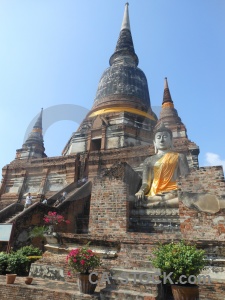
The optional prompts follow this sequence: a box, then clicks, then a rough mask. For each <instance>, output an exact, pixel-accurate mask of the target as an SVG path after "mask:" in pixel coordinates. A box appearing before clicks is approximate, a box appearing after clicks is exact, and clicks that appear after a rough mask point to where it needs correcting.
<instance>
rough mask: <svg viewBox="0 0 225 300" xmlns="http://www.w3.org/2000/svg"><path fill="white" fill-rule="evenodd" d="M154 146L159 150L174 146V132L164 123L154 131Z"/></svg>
mask: <svg viewBox="0 0 225 300" xmlns="http://www.w3.org/2000/svg"><path fill="white" fill-rule="evenodd" d="M153 142H154V146H155V149H156V152H157V150H168V149H171V148H172V142H173V134H172V131H171V130H170V129H169V128H167V127H165V125H164V124H163V123H162V124H161V125H160V127H159V128H158V129H157V130H155V131H154V140H153Z"/></svg>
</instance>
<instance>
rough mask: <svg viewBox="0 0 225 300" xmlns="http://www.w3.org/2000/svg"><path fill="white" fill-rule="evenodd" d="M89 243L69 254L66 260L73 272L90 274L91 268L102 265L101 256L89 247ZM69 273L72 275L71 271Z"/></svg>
mask: <svg viewBox="0 0 225 300" xmlns="http://www.w3.org/2000/svg"><path fill="white" fill-rule="evenodd" d="M88 245H89V243H88V244H87V245H85V246H83V247H81V248H77V249H73V250H71V251H70V253H69V254H68V255H67V257H66V261H67V263H68V265H69V269H70V270H71V271H72V272H73V273H75V272H80V273H82V274H89V272H90V271H91V270H93V269H94V268H96V267H98V266H100V265H101V261H100V258H99V256H97V255H96V254H94V253H93V251H92V250H91V249H88ZM68 275H69V276H70V275H71V273H70V272H68Z"/></svg>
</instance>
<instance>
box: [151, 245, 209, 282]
mask: <svg viewBox="0 0 225 300" xmlns="http://www.w3.org/2000/svg"><path fill="white" fill-rule="evenodd" d="M152 253H153V255H154V257H153V258H150V261H151V262H152V264H153V266H154V267H156V268H159V269H161V272H164V273H165V274H167V275H168V274H169V273H170V272H172V275H171V276H170V278H171V279H172V281H173V282H179V280H180V276H181V275H185V276H186V278H188V277H189V276H190V275H194V276H197V275H199V274H200V272H201V271H202V269H203V268H204V267H205V265H206V261H205V251H204V250H199V249H197V248H196V246H194V245H186V244H185V243H184V241H180V242H179V243H173V242H172V243H169V244H165V245H162V244H161V245H159V246H158V247H157V248H156V249H154V250H153V252H152ZM162 277H163V276H162Z"/></svg>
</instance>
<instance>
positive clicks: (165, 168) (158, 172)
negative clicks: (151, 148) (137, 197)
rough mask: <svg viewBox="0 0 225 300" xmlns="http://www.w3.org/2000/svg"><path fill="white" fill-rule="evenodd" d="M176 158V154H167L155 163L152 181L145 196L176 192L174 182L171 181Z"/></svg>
mask: <svg viewBox="0 0 225 300" xmlns="http://www.w3.org/2000/svg"><path fill="white" fill-rule="evenodd" d="M178 157H179V154H178V153H175V152H168V153H166V154H165V155H164V156H163V157H161V158H160V159H159V160H158V161H157V162H156V163H155V165H154V169H153V170H154V179H153V182H152V186H151V189H150V192H149V193H148V194H147V196H154V195H156V194H159V193H162V192H169V191H172V190H177V184H176V181H175V182H174V181H171V180H172V177H173V174H174V171H175V168H176V166H177V163H178Z"/></svg>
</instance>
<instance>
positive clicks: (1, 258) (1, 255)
mask: <svg viewBox="0 0 225 300" xmlns="http://www.w3.org/2000/svg"><path fill="white" fill-rule="evenodd" d="M8 257H9V254H6V253H5V252H0V275H5V274H6V268H7V265H8Z"/></svg>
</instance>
